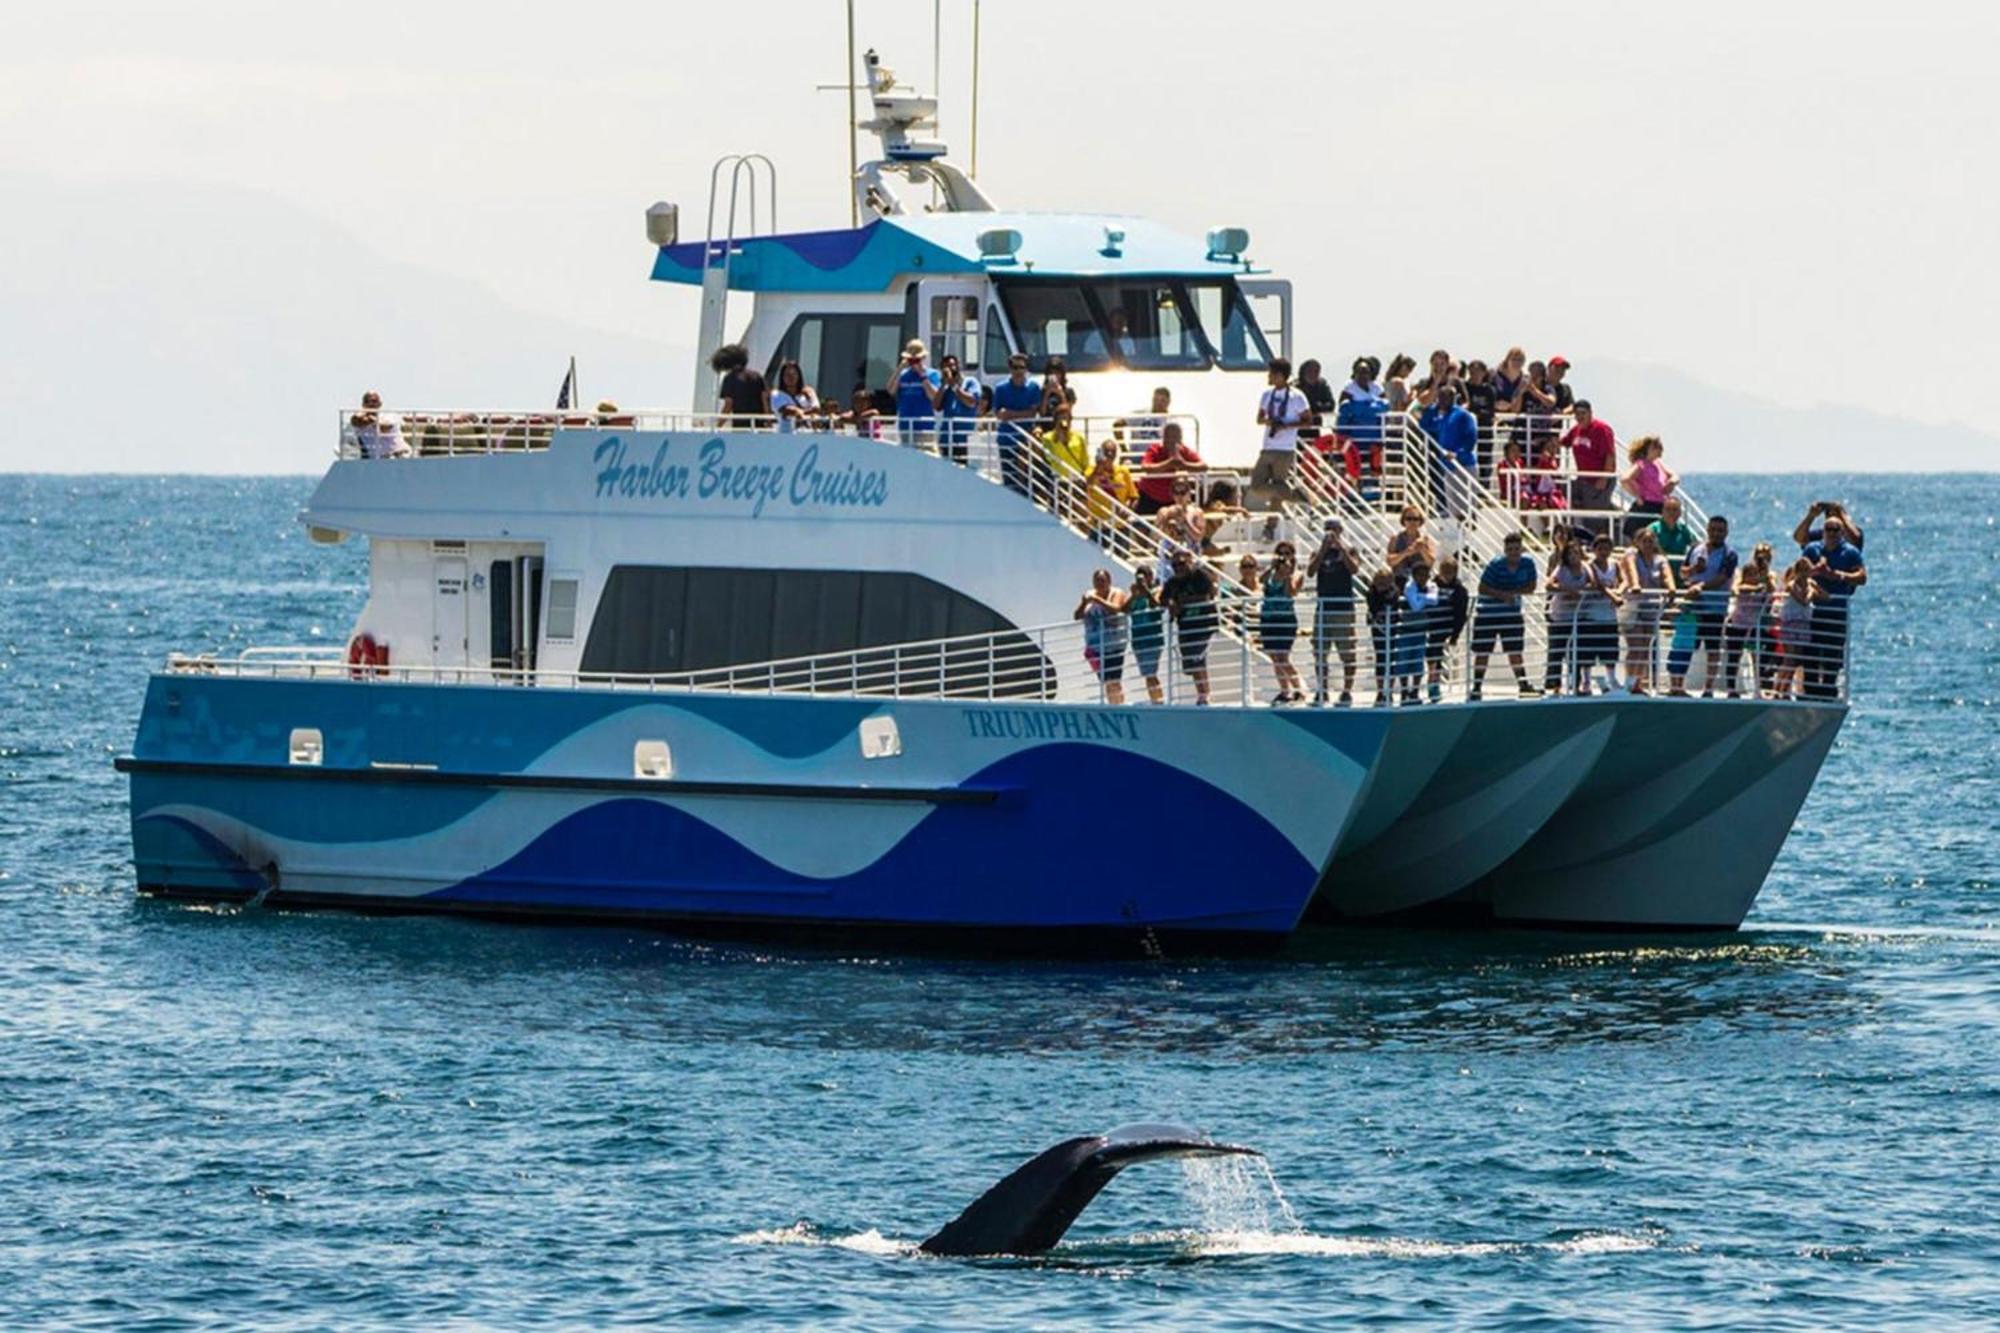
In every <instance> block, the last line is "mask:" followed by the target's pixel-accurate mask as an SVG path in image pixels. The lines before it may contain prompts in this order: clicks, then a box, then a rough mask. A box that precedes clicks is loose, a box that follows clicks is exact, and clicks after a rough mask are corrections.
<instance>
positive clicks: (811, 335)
mask: <svg viewBox="0 0 2000 1333" xmlns="http://www.w3.org/2000/svg"><path fill="white" fill-rule="evenodd" d="M902 348H903V317H902V316H901V315H899V314H894V313H891V312H886V311H885V312H881V313H877V314H839V315H835V314H826V315H800V316H799V317H798V318H797V319H795V320H793V321H792V326H791V327H790V328H789V329H786V330H785V336H784V337H782V338H780V339H779V340H778V351H777V354H776V355H774V356H773V357H772V358H771V364H770V366H769V367H767V368H766V370H765V379H766V380H768V381H769V382H771V383H773V384H775V383H777V378H778V367H779V366H780V365H782V364H783V363H784V362H786V361H796V362H798V363H799V370H800V371H801V372H802V373H803V374H804V375H805V377H806V383H807V384H810V385H812V386H813V387H814V388H815V389H818V390H819V392H820V396H821V397H822V398H838V399H840V400H841V401H843V402H845V401H846V399H847V397H848V395H849V394H851V393H853V392H854V389H855V386H857V385H861V384H865V385H867V386H869V387H870V388H878V387H880V386H881V385H883V384H886V383H888V380H889V372H890V371H891V370H893V369H895V366H896V356H897V354H898V353H899V352H901V351H902Z"/></svg>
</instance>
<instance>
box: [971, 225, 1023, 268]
mask: <svg viewBox="0 0 2000 1333" xmlns="http://www.w3.org/2000/svg"><path fill="white" fill-rule="evenodd" d="M1020 251H1021V233H1020V232H1018V231H1015V230H1014V229H1013V228H1012V227H993V228H990V229H988V230H986V231H982V232H980V233H979V258H980V260H981V262H983V263H987V264H1012V263H1014V262H1016V257H1017V256H1018V255H1019V254H1020Z"/></svg>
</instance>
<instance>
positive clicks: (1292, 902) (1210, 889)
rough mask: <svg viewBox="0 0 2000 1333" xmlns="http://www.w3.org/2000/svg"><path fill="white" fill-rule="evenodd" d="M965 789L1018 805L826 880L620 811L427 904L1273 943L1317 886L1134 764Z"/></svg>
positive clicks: (1183, 776)
mask: <svg viewBox="0 0 2000 1333" xmlns="http://www.w3.org/2000/svg"><path fill="white" fill-rule="evenodd" d="M965 785H966V786H986V787H1001V788H1009V787H1011V788H1016V789H1018V790H1019V791H1020V792H1021V795H1020V796H1018V797H1017V798H1014V799H1010V800H1004V801H1002V802H1000V803H998V804H997V805H992V806H981V807H961V806H948V807H940V808H938V809H935V810H933V811H932V812H931V813H930V814H929V815H927V816H926V817H925V818H924V820H923V821H922V822H921V823H919V824H918V825H917V827H916V828H915V829H913V830H912V831H911V832H910V834H909V835H908V836H906V837H905V838H904V839H903V840H902V841H901V842H899V843H898V844H897V845H896V846H895V847H894V848H892V849H891V850H890V851H889V852H888V853H886V854H885V855H884V856H883V857H882V858H881V859H880V860H878V861H876V862H874V863H873V864H871V865H869V866H868V867H867V868H865V869H863V870H860V871H857V872H855V873H853V874H850V875H845V876H841V877H838V878H834V879H825V880H820V879H813V878H810V877H808V876H804V875H798V874H795V873H793V872H790V871H787V870H784V869H782V868H780V867H778V866H775V865H773V864H772V863H771V862H769V861H767V860H765V859H764V858H763V857H762V856H759V855H758V854H757V853H756V852H754V851H752V850H750V849H749V848H747V847H744V846H743V845H742V844H741V843H738V842H737V841H735V840H734V839H732V838H730V837H728V836H727V835H725V834H723V833H721V832H719V831H718V830H716V829H714V828H712V827H711V826H709V825H708V824H706V823H704V822H703V821H702V820H701V819H699V818H697V817H696V816H694V815H691V814H689V813H687V812H686V811H684V810H680V809H676V808H675V807H673V806H669V805H665V804H662V803H659V802H655V801H643V800H614V801H605V802H601V803H599V804H596V805H593V806H591V807H590V808H588V809H585V810H581V811H578V812H577V813H576V814H573V815H571V816H569V817H568V818H566V819H563V820H561V821H560V822H558V823H556V824H555V825H553V826H551V827H550V828H549V829H548V830H547V831H546V832H545V833H543V834H542V835H541V836H539V837H538V838H536V839H535V841H534V842H533V843H531V844H530V845H529V846H528V847H526V848H524V849H523V850H522V851H521V852H520V853H519V854H517V855H516V856H514V857H512V858H510V859H509V860H507V861H506V862H504V863H502V864H501V865H499V866H496V867H494V868H493V869H491V870H489V871H486V872H484V873H482V874H479V875H476V876H474V877H472V878H471V879H468V880H466V881H465V882H463V883H461V884H458V885H455V886H453V887H452V888H450V889H445V890H441V891H439V892H438V893H436V894H433V895H430V896H432V897H436V898H444V899H451V900H455V901H462V902H483V903H493V904H517V905H533V906H539V907H557V908H560V907H569V908H573V909H579V910H581V909H590V910H600V911H635V912H648V911H650V912H665V913H674V912H684V913H690V914H695V913H727V914H731V915H739V916H766V917H774V918H785V919H791V920H801V919H805V920H813V919H822V920H841V921H877V922H898V923H912V924H925V925H993V926H1043V927H1061V926H1085V925H1100V926H1140V925H1187V926H1195V925H1200V926H1205V927H1209V928H1234V929H1254V930H1278V931H1283V930H1290V929H1291V928H1292V926H1293V925H1294V924H1295V923H1296V922H1297V920H1298V917H1299V914H1300V912H1301V911H1302V910H1303V908H1304V906H1305V903H1306V900H1307V899H1308V898H1309V897H1310V896H1311V893H1312V890H1313V883H1314V879H1315V876H1316V868H1315V867H1314V866H1313V865H1311V864H1310V863H1309V862H1308V861H1307V860H1306V859H1305V858H1304V857H1303V856H1301V855H1300V854H1299V852H1298V850H1297V849H1296V848H1294V847H1293V846H1292V844H1291V842H1290V841H1289V840H1287V839H1286V838H1285V837H1284V836H1283V835H1282V834H1281V833H1280V832H1279V831H1278V830H1277V829H1276V828H1274V827H1273V826H1272V825H1271V823H1270V822H1269V821H1267V820H1266V819H1264V818H1263V817H1262V816H1261V815H1259V814H1258V813H1257V812H1256V811H1255V810H1253V809H1251V808H1250V807H1249V806H1247V805H1245V804H1244V803H1243V802H1241V801H1239V800H1237V799H1236V798H1235V797H1233V796H1231V795H1229V794H1228V793H1226V792H1224V791H1221V790H1220V789H1218V788H1216V787H1214V786H1212V785H1210V784H1208V783H1206V782H1203V781H1202V780H1201V779H1199V778H1196V777H1194V776H1193V775H1191V774H1189V773H1187V772H1184V771H1182V770H1180V769H1177V768H1173V767H1171V766H1168V765H1165V764H1161V763H1158V762H1156V761H1154V760H1150V759H1146V758H1144V757H1142V756H1138V755H1132V754H1127V753H1124V752H1122V751H1118V750H1112V749H1106V748H1102V747H1097V746H1090V745H1060V744H1059V745H1048V746H1042V747H1039V748H1037V749H1034V750H1029V751H1025V752H1022V753H1019V754H1015V755H1011V756H1009V757H1007V758H1005V759H1002V760H1000V761H999V762H998V763H995V764H993V765H991V766H990V767H988V768H986V769H984V770H982V771H981V772H980V773H978V774H975V775H974V776H973V777H972V778H970V779H968V780H967V782H966V784H965Z"/></svg>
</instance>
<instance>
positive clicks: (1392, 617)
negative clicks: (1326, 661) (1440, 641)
mask: <svg viewBox="0 0 2000 1333" xmlns="http://www.w3.org/2000/svg"><path fill="white" fill-rule="evenodd" d="M1400 600H1401V599H1399V598H1398V597H1397V595H1396V576H1395V575H1394V574H1391V573H1390V572H1389V571H1388V570H1386V569H1378V570H1376V571H1375V573H1374V574H1373V576H1371V577H1370V578H1369V580H1368V644H1369V649H1370V651H1371V653H1372V654H1373V656H1374V658H1375V706H1376V707H1377V708H1386V707H1388V706H1389V703H1390V691H1389V675H1390V670H1389V668H1390V662H1391V661H1392V660H1393V658H1394V656H1395V652H1396V637H1395V636H1396V624H1397V621H1398V620H1399V619H1400V617H1399V616H1398V615H1397V609H1398V603H1399V601H1400Z"/></svg>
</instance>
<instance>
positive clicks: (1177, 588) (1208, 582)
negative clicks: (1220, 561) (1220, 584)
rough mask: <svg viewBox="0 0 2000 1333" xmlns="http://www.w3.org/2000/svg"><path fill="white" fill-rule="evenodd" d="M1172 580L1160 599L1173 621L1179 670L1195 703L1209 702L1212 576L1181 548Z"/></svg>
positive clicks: (1213, 620) (1213, 615) (1213, 625)
mask: <svg viewBox="0 0 2000 1333" xmlns="http://www.w3.org/2000/svg"><path fill="white" fill-rule="evenodd" d="M1172 566H1173V571H1174V572H1173V577H1171V578H1169V579H1168V580H1167V582H1166V586H1165V587H1163V588H1161V589H1160V600H1161V602H1162V603H1164V604H1165V606H1166V608H1167V611H1168V613H1169V614H1171V615H1172V616H1173V618H1174V639H1175V646H1176V647H1177V648H1178V649H1179V651H1180V661H1181V670H1183V671H1185V672H1187V673H1188V676H1189V677H1190V678H1192V679H1193V681H1194V701H1195V703H1197V704H1201V705H1205V704H1207V703H1208V645H1209V640H1211V639H1213V638H1214V637H1215V630H1216V625H1217V623H1218V622H1217V619H1216V608H1215V598H1216V590H1217V583H1216V578H1215V575H1214V574H1213V573H1211V572H1210V571H1209V568H1208V566H1207V565H1204V564H1202V563H1200V562H1199V561H1197V560H1196V559H1195V555H1194V552H1193V551H1191V550H1189V549H1188V548H1187V547H1185V546H1183V547H1180V548H1179V549H1177V550H1176V551H1175V552H1174V553H1173V558H1172Z"/></svg>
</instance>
